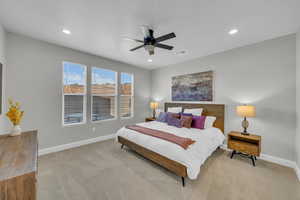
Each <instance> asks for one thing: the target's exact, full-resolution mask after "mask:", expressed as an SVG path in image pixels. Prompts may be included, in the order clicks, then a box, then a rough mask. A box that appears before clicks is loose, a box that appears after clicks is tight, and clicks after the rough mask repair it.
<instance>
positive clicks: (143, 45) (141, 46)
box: [130, 45, 145, 51]
mask: <svg viewBox="0 0 300 200" xmlns="http://www.w3.org/2000/svg"><path fill="white" fill-rule="evenodd" d="M144 46H145V45H140V46H137V47H135V48H133V49H130V51H135V50H137V49H139V48H142V47H144Z"/></svg>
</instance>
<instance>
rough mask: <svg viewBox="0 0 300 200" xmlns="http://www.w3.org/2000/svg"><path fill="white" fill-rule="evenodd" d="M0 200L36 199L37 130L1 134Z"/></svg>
mask: <svg viewBox="0 0 300 200" xmlns="http://www.w3.org/2000/svg"><path fill="white" fill-rule="evenodd" d="M0 156H1V157H0V200H36V176H37V156H38V140H37V131H28V132H23V133H22V135H20V136H15V137H10V136H8V135H0Z"/></svg>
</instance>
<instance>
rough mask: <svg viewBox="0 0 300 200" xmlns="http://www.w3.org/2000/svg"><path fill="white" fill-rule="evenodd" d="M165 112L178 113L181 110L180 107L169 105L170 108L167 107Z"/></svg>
mask: <svg viewBox="0 0 300 200" xmlns="http://www.w3.org/2000/svg"><path fill="white" fill-rule="evenodd" d="M167 112H171V113H180V112H182V107H171V108H168V111H167Z"/></svg>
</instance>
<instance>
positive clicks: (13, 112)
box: [6, 99, 24, 136]
mask: <svg viewBox="0 0 300 200" xmlns="http://www.w3.org/2000/svg"><path fill="white" fill-rule="evenodd" d="M8 103H9V108H8V112H7V113H6V116H7V117H8V119H9V120H10V121H11V123H12V124H13V128H12V130H11V133H10V136H17V135H21V133H22V129H21V127H20V123H21V120H22V118H23V114H24V111H21V110H20V109H21V107H20V103H19V102H15V103H14V102H13V100H12V99H8Z"/></svg>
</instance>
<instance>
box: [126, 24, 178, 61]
mask: <svg viewBox="0 0 300 200" xmlns="http://www.w3.org/2000/svg"><path fill="white" fill-rule="evenodd" d="M142 31H143V34H144V40H137V39H130V38H127V39H128V40H132V41H135V42H139V43H143V44H142V45H140V46H137V47H135V48H133V49H130V51H135V50H137V49H140V48H142V47H144V48H145V50H146V51H148V53H149V55H154V48H155V47H157V48H161V49H167V50H172V49H173V48H174V47H173V46H169V45H166V44H162V43H160V42H163V41H165V40H169V39H172V38H174V37H176V35H175V33H169V34H166V35H163V36H160V37H157V38H155V37H154V35H153V33H154V31H153V30H152V29H151V28H149V27H147V26H142Z"/></svg>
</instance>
